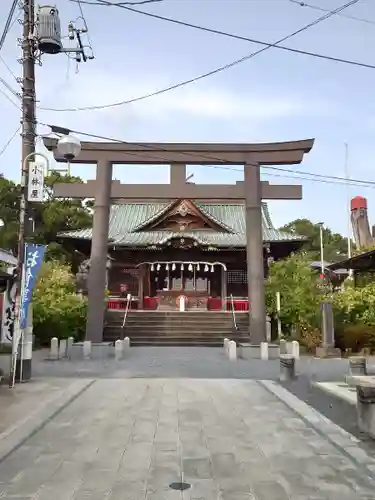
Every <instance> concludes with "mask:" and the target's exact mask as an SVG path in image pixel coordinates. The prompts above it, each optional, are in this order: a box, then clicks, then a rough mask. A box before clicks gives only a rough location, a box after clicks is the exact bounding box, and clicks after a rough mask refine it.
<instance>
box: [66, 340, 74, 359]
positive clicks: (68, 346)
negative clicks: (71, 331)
mask: <svg viewBox="0 0 375 500" xmlns="http://www.w3.org/2000/svg"><path fill="white" fill-rule="evenodd" d="M73 343H74V338H73V337H69V338H68V340H67V342H66V355H67V357H68V358H69V359H70V358H71V357H72V350H73Z"/></svg>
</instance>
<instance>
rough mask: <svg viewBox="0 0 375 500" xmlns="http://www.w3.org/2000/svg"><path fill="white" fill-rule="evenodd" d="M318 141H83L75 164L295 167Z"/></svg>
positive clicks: (47, 141)
mask: <svg viewBox="0 0 375 500" xmlns="http://www.w3.org/2000/svg"><path fill="white" fill-rule="evenodd" d="M43 142H44V145H45V147H46V148H47V149H48V150H50V151H53V152H54V155H55V159H56V161H65V159H64V158H62V157H58V156H56V146H57V139H52V138H50V137H43ZM313 144H314V139H307V140H302V141H290V142H273V143H259V144H223V143H206V144H203V143H150V142H145V143H126V142H124V143H118V142H88V141H87V142H86V141H84V142H82V143H81V147H82V149H81V152H80V154H79V155H78V157H77V158H75V159H74V160H73V163H86V164H87V163H98V162H100V161H106V162H110V163H116V164H140V165H145V164H155V165H156V164H159V165H162V164H170V163H185V164H190V165H194V164H195V165H215V164H226V165H243V164H245V163H248V164H253V165H292V164H298V163H301V161H302V159H303V155H304V154H305V153H308V152H309V151H310V150H311V148H312V147H313Z"/></svg>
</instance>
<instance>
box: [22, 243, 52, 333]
mask: <svg viewBox="0 0 375 500" xmlns="http://www.w3.org/2000/svg"><path fill="white" fill-rule="evenodd" d="M46 248H47V247H46V246H45V245H34V244H30V243H26V245H25V267H24V269H25V271H24V272H25V280H24V283H25V285H24V288H23V293H22V296H21V310H20V327H21V329H24V328H26V326H27V311H28V309H29V305H30V302H31V295H32V293H33V288H34V285H35V281H36V277H37V275H38V271H39V268H40V266H41V264H42V262H43V257H44V253H45V251H46Z"/></svg>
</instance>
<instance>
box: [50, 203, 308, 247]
mask: <svg viewBox="0 0 375 500" xmlns="http://www.w3.org/2000/svg"><path fill="white" fill-rule="evenodd" d="M170 205H171V204H170V203H124V204H118V205H112V206H111V212H110V221H109V240H110V242H111V244H112V245H114V246H124V247H145V246H152V245H163V244H165V243H166V242H168V240H170V239H173V238H181V237H184V238H193V239H195V240H196V241H197V243H198V244H199V245H207V246H215V247H238V248H241V247H245V246H246V232H245V228H246V222H245V207H244V205H243V204H224V203H198V202H194V205H195V206H196V207H197V209H198V210H200V211H201V212H202V213H203V214H204V215H205V216H206V217H207V218H209V219H211V220H212V221H213V222H215V223H216V224H218V225H219V226H222V228H223V230H222V231H216V230H213V229H212V230H211V229H204V230H201V229H197V230H192V231H189V230H186V231H183V232H172V231H168V230H155V231H150V230H145V231H142V230H140V229H142V228H143V227H144V226H146V225H147V224H148V223H149V221H151V220H153V219H155V218H157V217H158V216H160V214H163V213H165V212H166V211H167V210H168V207H169V206H170ZM262 220H263V241H264V242H269V243H271V242H282V241H302V240H304V238H303V237H302V236H298V235H295V234H291V233H286V232H282V231H279V230H277V229H275V227H274V226H273V224H272V221H271V217H270V214H269V211H268V206H267V204H266V203H262ZM59 236H60V237H61V238H73V239H80V240H81V239H85V240H90V239H91V237H92V229H91V228H88V229H82V230H78V231H70V232H65V233H61V234H60V235H59Z"/></svg>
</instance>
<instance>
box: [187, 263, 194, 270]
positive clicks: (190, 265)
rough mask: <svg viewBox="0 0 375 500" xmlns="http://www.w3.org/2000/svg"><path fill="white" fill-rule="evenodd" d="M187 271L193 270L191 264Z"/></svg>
mask: <svg viewBox="0 0 375 500" xmlns="http://www.w3.org/2000/svg"><path fill="white" fill-rule="evenodd" d="M188 270H189V271H192V270H193V266H192V264H191V263H190V264H189V267H188Z"/></svg>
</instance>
